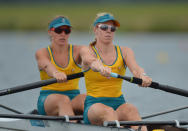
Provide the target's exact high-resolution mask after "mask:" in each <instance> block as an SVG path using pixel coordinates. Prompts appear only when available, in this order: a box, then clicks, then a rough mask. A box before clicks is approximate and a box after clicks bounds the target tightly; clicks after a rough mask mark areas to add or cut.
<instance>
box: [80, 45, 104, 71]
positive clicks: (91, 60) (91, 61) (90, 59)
mask: <svg viewBox="0 0 188 131" xmlns="http://www.w3.org/2000/svg"><path fill="white" fill-rule="evenodd" d="M80 56H81V59H82V66H83V68H85V69H87V68H89V67H90V68H91V69H92V70H93V71H96V72H100V68H99V67H101V66H103V65H102V63H101V62H100V61H99V60H98V59H97V58H96V57H95V56H94V55H93V54H92V50H91V49H89V47H87V46H83V47H82V48H81V51H80ZM97 65H99V66H97Z"/></svg>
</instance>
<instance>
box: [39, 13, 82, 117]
mask: <svg viewBox="0 0 188 131" xmlns="http://www.w3.org/2000/svg"><path fill="white" fill-rule="evenodd" d="M71 27H72V26H71V24H70V22H69V20H68V19H67V18H66V17H64V16H58V17H56V18H55V19H53V20H52V21H51V22H50V23H49V26H48V34H49V36H50V39H51V45H49V46H47V47H46V48H41V49H39V50H37V52H36V60H37V63H38V69H39V71H40V77H41V80H46V79H50V78H56V79H57V81H58V83H55V84H51V85H47V86H43V87H42V88H41V91H40V96H39V98H38V104H37V107H38V112H39V114H41V115H53V116H57V115H58V116H63V115H70V116H74V115H76V114H82V113H83V109H84V99H85V95H84V94H80V90H79V86H78V85H79V79H74V80H71V81H67V75H71V74H75V73H78V72H81V71H82V69H81V67H80V64H81V57H80V49H81V46H78V45H72V44H69V41H68V39H69V36H70V33H71Z"/></svg>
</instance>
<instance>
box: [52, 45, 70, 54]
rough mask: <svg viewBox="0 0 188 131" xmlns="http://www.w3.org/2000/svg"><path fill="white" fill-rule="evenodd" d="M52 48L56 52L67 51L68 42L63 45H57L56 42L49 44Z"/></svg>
mask: <svg viewBox="0 0 188 131" xmlns="http://www.w3.org/2000/svg"><path fill="white" fill-rule="evenodd" d="M51 47H52V50H53V51H54V52H56V53H63V52H67V51H68V48H69V44H64V45H57V44H52V45H51Z"/></svg>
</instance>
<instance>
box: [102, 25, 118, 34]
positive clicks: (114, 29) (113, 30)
mask: <svg viewBox="0 0 188 131" xmlns="http://www.w3.org/2000/svg"><path fill="white" fill-rule="evenodd" d="M98 27H99V28H100V29H101V30H103V31H107V30H108V28H110V31H111V32H115V31H116V27H115V26H111V25H104V24H100V25H98Z"/></svg>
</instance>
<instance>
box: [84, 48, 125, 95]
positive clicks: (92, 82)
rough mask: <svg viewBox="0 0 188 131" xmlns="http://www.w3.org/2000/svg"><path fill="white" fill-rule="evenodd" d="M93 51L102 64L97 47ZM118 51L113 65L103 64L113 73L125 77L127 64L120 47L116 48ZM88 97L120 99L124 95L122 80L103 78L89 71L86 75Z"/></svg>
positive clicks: (97, 73)
mask: <svg viewBox="0 0 188 131" xmlns="http://www.w3.org/2000/svg"><path fill="white" fill-rule="evenodd" d="M92 49H93V51H94V52H95V54H96V56H97V58H98V59H100V60H101V61H102V62H103V60H102V59H101V57H100V55H99V53H98V51H97V49H96V48H95V46H92ZM115 49H116V60H115V61H114V63H113V64H112V65H106V64H105V63H104V62H103V65H104V66H108V67H109V68H111V71H112V72H114V73H117V74H120V75H125V72H126V64H125V62H124V59H123V56H122V52H121V49H120V47H119V46H115ZM84 77H85V83H86V89H87V95H89V96H93V97H119V96H121V95H122V91H121V88H122V82H123V80H122V79H118V78H110V79H108V78H106V77H104V76H102V75H101V74H100V73H99V72H94V71H93V70H91V69H89V70H88V71H86V72H85V73H84Z"/></svg>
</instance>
